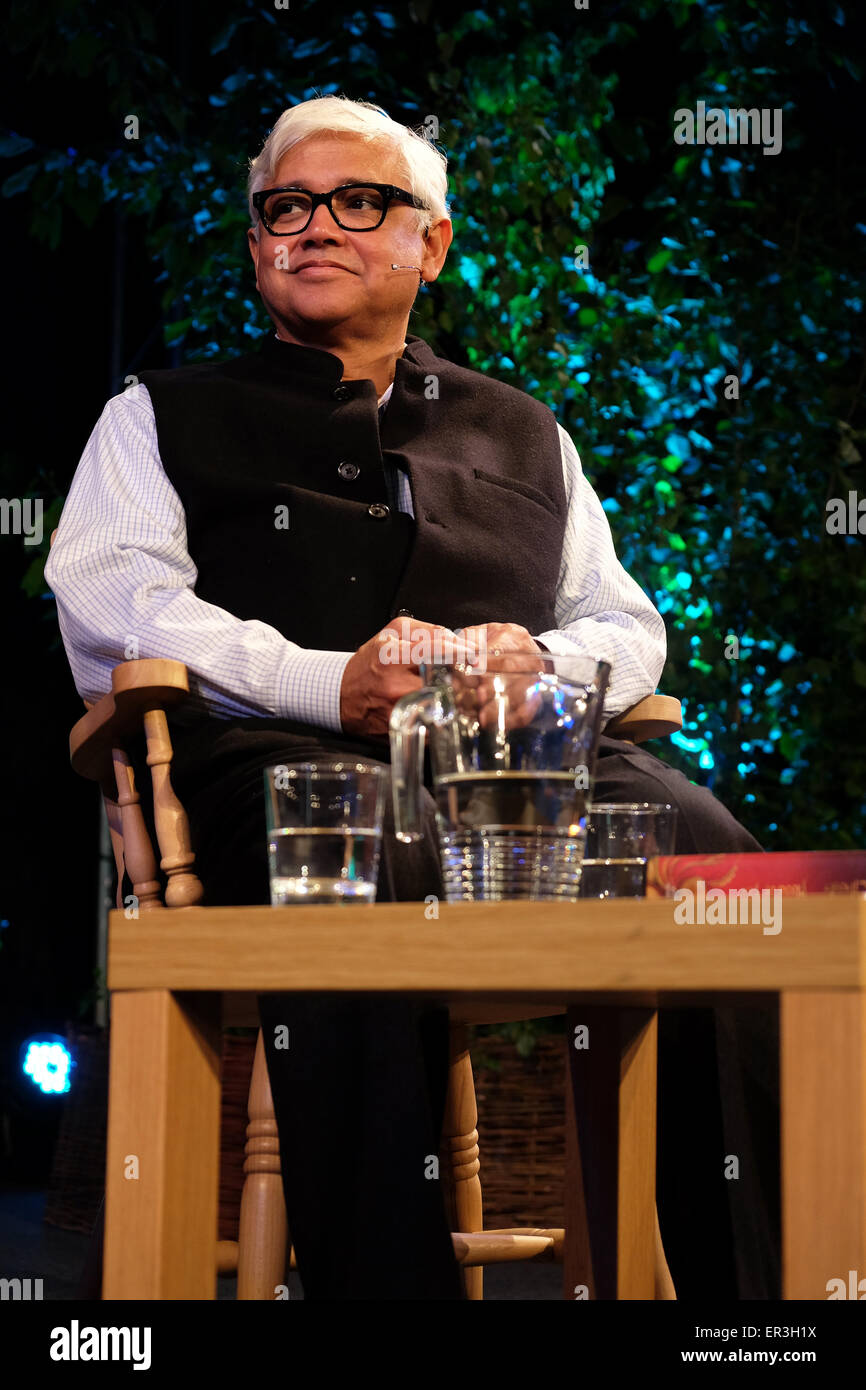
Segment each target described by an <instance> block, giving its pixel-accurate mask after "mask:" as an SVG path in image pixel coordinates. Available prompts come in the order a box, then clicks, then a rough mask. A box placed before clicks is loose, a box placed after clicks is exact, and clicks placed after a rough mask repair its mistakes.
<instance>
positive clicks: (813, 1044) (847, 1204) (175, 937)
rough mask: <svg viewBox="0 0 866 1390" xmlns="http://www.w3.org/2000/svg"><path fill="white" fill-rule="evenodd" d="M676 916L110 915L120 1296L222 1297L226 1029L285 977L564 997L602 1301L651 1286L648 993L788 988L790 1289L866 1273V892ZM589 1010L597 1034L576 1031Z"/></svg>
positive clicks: (580, 1244)
mask: <svg viewBox="0 0 866 1390" xmlns="http://www.w3.org/2000/svg"><path fill="white" fill-rule="evenodd" d="M673 911H674V904H673V902H672V901H669V900H658V899H656V900H652V899H637V900H628V899H620V900H617V901H611V902H585V903H576V904H567V903H561V904H560V903H557V904H543V905H542V904H539V903H521V902H509V903H491V904H481V903H472V904H459V905H458V904H455V905H451V906H446V905H442V906H441V907H440V909H439V917H438V920H429V919H428V917H427V916H425V907H424V904H423V903H417V904H416V903H394V904H390V903H388V904H385V903H383V904H379V905H377V906H375V907H333V908H332V907H326V906H324V905H323V906H318V907H312V908H301V907H292V908H270V907H253V908H234V907H222V908H187V909H179V910H174V911H168V910H167V911H163V912H151V913H146V914H145V913H143V914H142V915H141V916H140V917H139V919H138V920H127V918H126V917H125V915H124V913H123V912H112V913H111V916H110V924H109V959H108V987H109V990H110V991H111V1010H112V1017H111V1053H110V1073H109V1113H108V1151H107V1174H106V1229H105V1251H104V1260H105V1262H104V1280H103V1297H104V1298H106V1299H114V1298H116V1299H212V1298H213V1297H214V1293H215V1267H216V1253H215V1252H216V1235H217V1211H218V1177H219V1174H218V1164H219V1116H220V1074H219V1073H220V1032H221V1028H222V1027H223V1026H226V1025H230V1024H231V1023H233V1022H237V1021H238V1020H239V1019H244V1020H245V1021H249V1020H250V1018H251V1017H252V1018H254V1017H255V1015H254V1014H252V1015H251V1014H250V1012H249V1009H250V1005H251V1004H252V1006H253V1008H254V1003H255V1001H254V997H253V996H254V995H255V994H256V993H258V992H265V991H268V990H296V991H327V992H333V991H345V992H348V993H360V992H366V991H368V992H371V993H388V992H395V993H401V994H402V993H405V994H414V995H422V996H424V997H429V998H438V999H441V1000H443V1001H447V1002H448V1004H449V1006H450V1007H451V1008H452V1009H453V1010H454V1011H456V1013H457V1014H458V1015H461V1016H464V1017H471V1016H473V1014H474V1013H476V1012H477V1011H478V1009H479V1008H486V1007H490V1006H492V1007H493V1011H494V1012H495V1010H496V1008H502V1009H505V1010H511V1016H512V1017H513V1016H515V1014H514V1012H513V1010H514V1008H515V1006H519V1007H520V1008H523V1006H528V1008H527V1009H526V1012H525V1013H523V1014H522V1016H523V1017H531V1016H532V1006H533V1005H535V1004H537V1005H540V1006H544V1005H547V1006H550V1005H551V1004H561V1005H566V1006H567V1008H568V1015H567V1029H566V1039H567V1046H568V1051H569V1057H570V1077H571V1084H570V1086H568V1087H567V1088H566V1090H567V1098H568V1111H567V1114H568V1123H567V1158H566V1215H565V1221H566V1237H565V1258H564V1285H563V1287H564V1296H565V1297H568V1298H574V1296H575V1294H574V1289H575V1286H576V1285H580V1284H582V1283H586V1284H588V1285H589V1287H590V1293H591V1296H592V1297H597V1298H599V1297H601V1298H652V1296H653V1295H652V1269H653V1254H652V1243H653V1242H652V1235H653V1213H654V1206H653V1203H654V1198H655V1081H656V1012H655V1011H656V1010H657V1009H658V1008H670V1007H676V1006H690V1007H694V1006H701V1005H712V1004H721V1003H732V1002H736V1003H739V1004H743V1003H748V1002H749V1000H751V1001H753V1002H754V1001H756V1000H761V1001H762V1002H763V1001H765V1000H766V998H767V996H768V995H772V994H776V993H778V994H779V995H780V1030H781V1037H780V1066H781V1106H782V1136H781V1138H782V1232H783V1296H784V1297H785V1298H786V1299H821V1300H823V1299H826V1297H827V1288H826V1286H827V1281H828V1280H829V1279H831V1278H842V1279H843V1280H845V1281H846V1283H847V1280H848V1272H849V1270H857V1271H859V1276H858V1277H861V1278H862V1277H863V1276H866V1002H864V986H866V894H850V895H848V894H846V895H842V894H817V895H808V896H803V897H799V898H793V897H792V898H785V899H784V915H783V919H782V920H783V925H782V930H781V931H780V932H778V934H776V935H769V934H765V933H764V932H763V930H762V928H761V926H760V925H735V926H707V925H703V926H679V925H677V924H676V923H675V922H674V918H673ZM224 1005H225V1007H224ZM540 1011H541V1012H543V1008H542V1009H541V1010H540ZM582 1024H584V1025H587V1024H588V1026H589V1027H590V1037H591V1039H592V1040H593V1042H599V1041H601V1042H602V1043H603V1045H602V1046H590V1047H589V1049H586V1050H583V1049H581V1050H578V1049H577V1048H575V1047H573V1046H572V1042H573V1040H574V1037H575V1034H574V1029H575V1028H576V1027H579V1026H580V1025H582ZM593 1029H594V1030H595V1031H594V1032H593ZM590 1121H591V1123H590ZM481 1144H482V1163H483V1156H484V1151H483V1135H482V1136H481ZM482 1181H483V1169H482Z"/></svg>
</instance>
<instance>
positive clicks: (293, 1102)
mask: <svg viewBox="0 0 866 1390" xmlns="http://www.w3.org/2000/svg"><path fill="white" fill-rule="evenodd" d="M180 749H181V753H180V757H179V758H178V759H176V769H175V785H176V788H177V791H178V794H179V795H180V797H181V800H182V801H183V802H184V804H185V805H186V807H187V811H188V813H189V816H190V822H191V826H192V831H193V844H194V846H195V848H196V853H197V867H198V869H199V872H200V873H201V877H202V881H203V883H204V884H205V889H206V901H209V902H212V903H221V904H226V905H229V904H233V903H238V904H243V903H267V902H269V900H270V899H269V887H268V864H267V852H266V835H265V825H264V786H263V776H262V773H263V769H264V768H265V767H266V766H268V765H270V764H272V763H281V762H299V761H304V760H306V759H315V758H320V759H322V758H324V759H327V758H328V757H333V756H335V755H336V754H337V753H338V752H339V753H341V754H348V755H350V756H352V755H354V756H359V757H364V758H366V759H368V760H371V759H374V760H378V761H382V760H385V759H387V756H388V754H387V746H386V745H385V744H384V743H377V742H372V741H369V742H368V741H366V740H352V739H349V738H347V737H346V736H344V735H343V736H338V735H330V734H327V733H325V732H323V731H322V730H321V729H316V728H312V727H309V728H304V727H303V726H299V725H296V724H291V723H289V722H288V721H274V720H259V719H253V720H243V721H239V722H238V723H236V724H230V725H224V726H223V728H222V730H220V731H219V732H218V733H217V735H216V737H215V738H214V739H213V740H212V742H211V743H210V744H209V746H208V761H207V765H206V767H203V766H202V765H201V763H200V762H199V764H198V767H197V768H194V767H193V765H192V763H191V762H190V761H189V760H187V761H186V764H185V762H184V757H183V745H182V742H181V743H180ZM594 795H595V799H596V800H598V801H602V800H612V801H669V802H671V803H672V804H674V805H676V806H678V808H679V812H680V814H679V816H678V825H677V842H676V852H677V853H678V854H690V853H701V852H705V853H721V852H735V851H739V852H754V851H759V850H760V848H761V846H760V845H759V844H758V843H757V841H756V840H754V838H753V837H752V836H751V835H749V833H748V832H747V831H746V830H745V829H744V828H743V827H742V826H741V825H739V823H738V822H737V821H736V820H735V819H734V818H733V817H732V816H731V815H730V813H729V812H728V811H727V810H726V809H725V807H724V806H722V804H721V803H720V802H719V801H717V800H716V799H715V798H714V797H713V796H712V795H711V793H709V792H708V791H706V789H704V788H699V787H696V786H695V785H694V784H693V783H691V782H690V781H689V780H688V778H686V777H684V776H683V774H682V773H680V772H677V771H676V770H675V769H673V768H671V767H669V766H667V764H665V763H662V762H660V761H659V759H658V758H655V757H653V756H652V755H651V754H649V753H647V752H646V751H645V750H644V749H640V748H635V747H633V746H630V745H626V744H623V743H622V742H620V741H617V740H613V739H609V738H606V737H604V736H602V738H601V740H600V746H599V759H598V766H597V769H596V781H595V791H594ZM425 811H426V824H427V833H426V835H425V838H424V840H423V841H422V842H421V843H420V844H418V845H413V846H405V845H401V844H399V842H397V841H396V840H395V839H394V836H393V821H392V819H391V807H390V797H386V822H385V834H384V836H383V853H382V861H381V867H380V875H379V885H378V894H377V900H378V901H384V902H387V901H422V900H423V899H424V898H425V897H426V896H427V895H429V894H431V893H434V894H436V895H437V896H438V897H440V898H441V897H442V896H443V891H442V882H441V876H440V869H439V860H438V851H437V846H436V840H435V824H434V819H433V803H432V799H431V798H430V797H429V796H428V797H427V798H426V801H425ZM419 930H423V922H420V923H419ZM259 1010H260V1015H261V1021H262V1028H263V1036H264V1041H265V1048H266V1054H267V1061H268V1073H269V1077H270V1082H271V1092H272V1096H273V1101H274V1111H275V1115H276V1120H277V1128H278V1131H279V1134H280V1139H281V1152H282V1155H283V1181H284V1190H285V1195H286V1206H287V1212H288V1220H289V1230H290V1234H291V1238H292V1242H293V1244H294V1245H295V1249H296V1252H297V1259H298V1269H299V1273H300V1276H301V1280H302V1283H303V1285H304V1295H305V1298H324V1299H360V1298H385V1299H391V1298H460V1297H462V1290H461V1284H460V1280H459V1277H458V1268H457V1265H456V1262H455V1260H454V1256H453V1253H452V1246H451V1241H450V1236H449V1232H448V1226H447V1221H446V1218H445V1211H444V1204H443V1201H442V1193H441V1188H440V1184H439V1182H438V1181H436V1180H435V1179H434V1178H431V1177H430V1176H429V1174H430V1173H431V1171H432V1169H433V1165H431V1164H430V1162H429V1158H430V1157H431V1156H434V1155H436V1154H437V1153H438V1150H439V1143H440V1139H441V1127H442V1115H443V1107H444V1099H445V1090H446V1086H447V1079H448V1014H447V1010H446V1009H444V1008H441V1007H436V1006H433V1005H431V1004H429V1003H425V1001H407V1000H404V999H394V998H388V997H383V998H375V999H374V998H370V997H369V996H349V997H347V996H345V995H329V996H321V995H298V994H263V995H260V996H259ZM756 1018H757V1028H756V1027H755V1020H756ZM717 1023H718V1025H719V1026H718V1027H717ZM283 1024H284V1025H286V1026H287V1027H288V1029H289V1047H288V1048H287V1049H278V1048H276V1047H275V1045H274V1039H275V1031H274V1030H275V1028H277V1026H278V1025H283ZM747 1025H748V1026H747ZM777 1055H778V1025H777V1022H776V1017H775V1011H773V1010H769V1011H768V1010H764V1011H760V1010H757V1011H752V1010H749V1011H736V1010H718V1011H715V1010H711V1009H698V1010H694V1009H690V1010H662V1011H661V1013H660V1016H659V1152H658V1169H659V1173H658V1184H657V1193H658V1205H659V1221H660V1225H661V1228H662V1236H663V1239H664V1242H665V1247H666V1251H667V1255H668V1260H669V1263H670V1266H671V1272H672V1275H673V1278H674V1282H675V1284H676V1285H677V1293H678V1296H679V1297H680V1298H687V1297H689V1296H690V1295H691V1296H695V1297H702V1298H705V1297H708V1296H716V1297H728V1298H778V1297H780V1292H779V1287H778V1280H779V1236H778V1227H779V1214H778V1210H779V1192H778V1188H779V1169H778V1072H777V1066H776V1062H777ZM720 1073H721V1076H722V1083H723V1084H722V1087H721V1091H720V1084H719V1075H720ZM756 1078H757V1079H756ZM758 1083H760V1084H762V1085H763V1086H764V1087H765V1093H764V1094H762V1095H757V1093H756V1095H753V1094H752V1092H751V1091H750V1090H749V1087H750V1086H752V1085H755V1084H758ZM756 1100H760V1101H761V1103H762V1105H763V1110H762V1113H761V1114H760V1115H758V1113H757V1111H756V1109H755V1101H756ZM730 1154H733V1155H736V1156H737V1157H738V1159H739V1170H740V1176H739V1178H738V1179H736V1180H729V1179H727V1178H726V1177H725V1171H724V1169H725V1156H726V1155H730ZM482 1159H483V1152H482ZM407 1252H408V1253H407Z"/></svg>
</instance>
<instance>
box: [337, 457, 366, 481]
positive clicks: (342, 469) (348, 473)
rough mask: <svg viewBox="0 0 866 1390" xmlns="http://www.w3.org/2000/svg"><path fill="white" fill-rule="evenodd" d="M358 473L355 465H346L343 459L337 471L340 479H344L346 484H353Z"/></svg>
mask: <svg viewBox="0 0 866 1390" xmlns="http://www.w3.org/2000/svg"><path fill="white" fill-rule="evenodd" d="M360 471H361V470H360V468H359V467H358V465H357V463H347V462H346V460H345V459H344V460H343V462H342V463H341V464H340V466H339V468H338V469H337V472H338V473H339V475H340V477H341V478H345V480H346V482H347V483H353V482H354V481H355V479H356V478H357V476H358V474H359V473H360Z"/></svg>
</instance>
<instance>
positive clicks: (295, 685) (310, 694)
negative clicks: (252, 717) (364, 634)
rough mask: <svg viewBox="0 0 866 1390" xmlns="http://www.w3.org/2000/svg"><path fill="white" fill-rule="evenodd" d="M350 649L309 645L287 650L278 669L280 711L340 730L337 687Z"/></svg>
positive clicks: (348, 660) (301, 720) (324, 726)
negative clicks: (323, 649)
mask: <svg viewBox="0 0 866 1390" xmlns="http://www.w3.org/2000/svg"><path fill="white" fill-rule="evenodd" d="M353 655H354V653H353V652H320V651H314V650H311V649H309V648H306V647H305V648H303V649H301V650H300V651H296V652H291V653H290V654H289V655H288V656H287V657H286V660H285V662H284V664H283V668H282V670H281V672H280V677H279V684H278V692H279V702H280V715H281V717H282V718H284V719H297V720H298V721H299V722H300V723H302V724H317V725H319V726H320V727H321V728H323V729H330V730H331V731H332V732H333V733H337V734H340V733H342V732H343V725H342V723H341V721H340V687H341V685H342V683H343V672H344V671H345V669H346V667H347V666H348V664H349V662H350V661H351V659H352V657H353Z"/></svg>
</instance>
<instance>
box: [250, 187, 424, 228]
mask: <svg viewBox="0 0 866 1390" xmlns="http://www.w3.org/2000/svg"><path fill="white" fill-rule="evenodd" d="M321 203H324V205H325V207H326V208H327V209H328V211H329V213H330V214H331V216H332V217H333V219H334V221H335V222H336V224H337V226H338V227H342V228H343V231H345V232H374V231H375V230H376V228H377V227H381V225H382V223H383V222H384V221H385V217H386V215H387V212H388V209H389V207H390V206H391V204H392V203H406V204H408V206H409V207H413V208H420V209H422V210H425V211H426V210H427V204H426V203H424V202H422V201H421V199H420V198H416V197H415V195H414V193H407V191H406V189H405V188H395V187H394V185H393V184H392V183H344V184H343V185H342V186H341V187H340V188H332V189H331V191H330V193H311V192H310V190H309V189H308V188H292V187H291V186H289V187H287V188H262V189H260V190H259V192H258V193H254V194H253V207H254V208H255V210H256V212H257V213H258V214H259V217H260V218H261V220H262V223H263V225H264V228H265V231H266V232H270V234H271V236H297V235H298V234H299V233H300V232H305V231H306V230H307V228H308V227H309V225H310V223H311V222H312V220H313V213H314V212H315V211H316V208H317V207H319V205H320V204H321Z"/></svg>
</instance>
